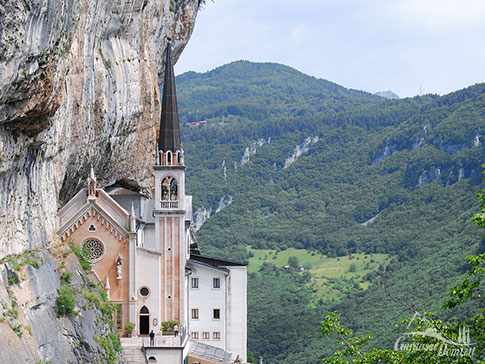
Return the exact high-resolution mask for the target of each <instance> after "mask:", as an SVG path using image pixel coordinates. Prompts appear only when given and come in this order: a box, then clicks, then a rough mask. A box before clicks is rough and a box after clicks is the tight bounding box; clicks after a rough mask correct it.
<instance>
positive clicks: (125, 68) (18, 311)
mask: <svg viewBox="0 0 485 364" xmlns="http://www.w3.org/2000/svg"><path fill="white" fill-rule="evenodd" d="M200 2H201V1H200V0H154V1H149V0H97V1H89V0H85V1H81V2H78V1H74V0H4V1H1V2H0V303H1V306H0V362H1V363H32V364H33V363H51V364H57V363H58V364H65V363H104V362H110V363H115V362H116V363H118V362H123V358H122V355H121V353H120V352H118V350H119V347H116V345H115V344H116V340H115V336H113V334H114V332H113V329H112V326H110V325H108V324H106V315H107V314H106V312H102V311H103V310H102V309H101V311H100V310H99V308H97V307H93V304H92V303H93V301H98V300H99V294H98V293H96V292H95V293H89V292H88V291H86V290H87V289H89V287H86V285H88V286H89V285H90V284H91V283H89V282H91V281H89V280H88V279H87V278H86V276H85V273H84V272H83V270H82V269H80V267H79V265H78V264H77V263H76V262H75V259H73V258H69V257H70V256H71V255H69V256H66V255H64V256H63V257H59V256H57V257H56V256H54V255H53V252H52V251H51V250H52V249H54V243H53V242H55V241H56V236H55V228H56V224H55V215H56V212H57V210H58V207H59V206H61V205H62V204H63V203H64V202H65V201H67V200H68V199H69V198H70V197H71V196H72V195H73V194H74V193H75V192H76V191H77V190H78V189H79V188H80V187H82V186H83V185H84V183H85V180H86V177H87V175H88V171H89V169H90V168H91V166H92V167H94V170H95V172H96V175H97V181H98V184H99V185H109V184H113V183H115V182H118V183H121V184H124V185H128V186H132V187H136V188H139V189H146V190H148V189H150V185H151V183H152V175H151V168H150V166H151V164H152V163H153V161H154V151H155V145H156V144H155V143H156V135H157V132H156V127H157V125H158V124H159V117H160V103H159V95H158V85H159V84H160V82H161V81H162V79H163V61H164V57H163V55H164V52H165V48H166V44H167V37H171V38H172V47H173V54H174V57H175V60H176V59H177V58H178V56H179V55H180V53H181V52H182V50H183V48H184V46H185V44H186V43H187V41H188V39H189V37H190V35H191V32H192V29H193V26H194V22H195V18H196V15H197V11H198V8H199V5H200ZM34 249H35V252H34V253H24V252H25V251H31V250H34ZM56 249H59V246H58V247H57V248H56ZM22 253H24V254H23V255H19V254H22ZM25 254H33V256H30V255H28V256H26V255H25ZM7 256H10V257H9V258H8V259H7V258H6V257H7ZM64 259H66V260H67V261H66V262H65V265H64V263H63V262H62V261H63V260H64ZM18 261H22V262H23V263H22V264H18ZM64 266H65V267H66V268H64ZM55 268H57V271H58V273H56V271H55ZM68 268H69V269H70V270H71V272H72V275H73V278H72V286H73V290H74V294H75V301H76V303H75V304H76V312H77V315H75V316H74V317H71V318H66V317H60V318H57V317H56V308H55V307H56V299H57V298H56V297H57V296H58V289H59V287H61V289H62V283H61V281H62V280H60V279H59V274H61V273H62V271H64V270H65V269H68ZM16 269H17V271H16ZM94 306H97V305H94ZM105 311H106V310H105ZM109 315H110V314H109ZM117 357H118V358H117Z"/></svg>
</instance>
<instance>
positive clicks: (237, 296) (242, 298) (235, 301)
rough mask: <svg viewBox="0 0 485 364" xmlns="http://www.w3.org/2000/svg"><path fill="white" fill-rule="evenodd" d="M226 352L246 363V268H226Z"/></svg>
mask: <svg viewBox="0 0 485 364" xmlns="http://www.w3.org/2000/svg"><path fill="white" fill-rule="evenodd" d="M227 268H228V269H229V270H230V272H231V273H230V274H229V277H228V285H227V351H230V352H231V353H234V354H239V355H240V357H241V359H242V361H243V362H245V361H246V350H247V267H246V266H237V267H227Z"/></svg>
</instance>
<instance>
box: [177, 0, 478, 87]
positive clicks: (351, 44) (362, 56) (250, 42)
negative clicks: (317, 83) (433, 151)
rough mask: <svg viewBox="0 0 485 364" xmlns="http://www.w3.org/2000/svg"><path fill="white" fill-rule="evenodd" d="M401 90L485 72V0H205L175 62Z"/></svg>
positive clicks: (190, 67)
mask: <svg viewBox="0 0 485 364" xmlns="http://www.w3.org/2000/svg"><path fill="white" fill-rule="evenodd" d="M241 59H244V60H249V61H253V62H276V63H282V64H285V65H288V66H291V67H293V68H296V69H297V70H299V71H301V72H303V73H306V74H308V75H312V76H315V77H317V78H324V79H326V80H329V81H332V82H335V83H338V84H340V85H342V86H345V87H348V88H353V89H357V90H364V91H368V92H372V93H374V92H378V91H387V90H392V91H393V92H395V93H396V94H397V95H399V96H400V97H408V96H415V95H419V94H425V93H435V94H440V95H443V94H447V93H449V92H452V91H455V90H459V89H462V88H464V87H467V86H470V85H473V84H475V83H479V82H485V0H459V1H456V0H215V1H214V2H212V1H211V0H207V2H206V4H205V5H204V6H203V8H202V10H201V11H200V12H199V14H198V16H197V20H196V24H195V29H194V32H193V33H192V38H191V39H190V41H189V43H188V44H187V46H186V48H185V50H184V52H183V53H182V55H181V56H180V59H179V60H178V62H177V64H176V66H175V72H176V73H177V74H181V73H183V72H186V71H196V72H206V71H208V70H211V69H214V68H216V67H219V66H222V65H224V64H227V63H230V62H232V61H236V60H241Z"/></svg>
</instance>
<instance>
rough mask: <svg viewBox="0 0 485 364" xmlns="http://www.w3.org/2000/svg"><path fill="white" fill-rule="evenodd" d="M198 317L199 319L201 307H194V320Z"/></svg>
mask: <svg viewBox="0 0 485 364" xmlns="http://www.w3.org/2000/svg"><path fill="white" fill-rule="evenodd" d="M198 319H199V309H198V308H193V309H192V320H198Z"/></svg>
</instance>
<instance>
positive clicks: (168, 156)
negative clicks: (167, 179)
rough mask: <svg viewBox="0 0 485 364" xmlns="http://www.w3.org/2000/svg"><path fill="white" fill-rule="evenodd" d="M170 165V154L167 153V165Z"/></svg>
mask: <svg viewBox="0 0 485 364" xmlns="http://www.w3.org/2000/svg"><path fill="white" fill-rule="evenodd" d="M171 164H172V152H170V151H168V152H167V165H171Z"/></svg>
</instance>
